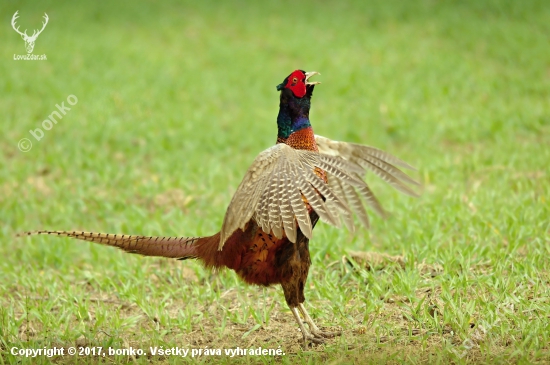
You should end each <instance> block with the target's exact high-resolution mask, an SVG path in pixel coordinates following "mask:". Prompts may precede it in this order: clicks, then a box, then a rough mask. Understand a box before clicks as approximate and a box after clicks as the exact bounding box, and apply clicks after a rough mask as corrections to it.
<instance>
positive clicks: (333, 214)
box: [26, 70, 418, 343]
mask: <svg viewBox="0 0 550 365" xmlns="http://www.w3.org/2000/svg"><path fill="white" fill-rule="evenodd" d="M315 74H318V73H317V72H304V71H302V70H296V71H294V72H292V73H291V74H290V75H289V76H288V77H287V78H285V79H284V81H283V82H282V83H281V84H280V85H278V86H277V90H279V91H281V95H280V105H279V115H278V117H277V126H278V135H277V144H276V145H275V146H273V147H271V148H268V149H267V150H265V151H263V152H261V153H260V154H259V155H258V157H256V159H255V160H254V162H253V163H252V166H250V168H249V169H248V171H247V172H246V175H245V177H244V179H243V181H242V182H241V184H240V185H239V187H238V188H237V191H236V193H235V195H234V196H233V198H232V199H231V203H230V204H229V207H228V208H227V211H226V213H225V217H224V220H223V224H222V227H221V231H220V232H218V233H216V234H215V235H213V236H209V237H147V236H133V235H120V234H105V233H89V232H71V231H37V232H28V233H26V234H28V235H31V234H49V235H56V236H64V237H72V238H77V239H81V240H85V241H91V242H97V243H101V244H105V245H108V246H115V247H118V248H121V249H123V250H125V251H127V252H131V253H138V254H141V255H146V256H162V257H171V258H177V259H189V258H193V259H199V260H201V261H202V262H203V263H204V265H206V266H207V267H211V268H222V267H228V268H230V269H233V270H235V271H236V272H237V274H238V275H239V276H240V277H241V278H242V279H243V280H244V281H245V282H247V283H250V284H257V285H263V286H269V285H272V284H281V286H282V287H283V291H284V295H285V299H286V302H287V304H288V306H289V307H290V310H291V312H292V314H293V315H294V317H295V319H296V321H297V322H298V325H299V327H300V330H301V332H302V335H303V339H304V342H306V343H307V342H308V341H311V342H314V343H323V342H324V339H325V338H327V337H332V336H335V335H338V334H339V333H327V332H323V331H321V330H320V329H319V328H318V327H317V326H316V325H315V323H314V322H313V320H312V318H311V317H310V316H309V314H308V312H307V311H306V308H305V307H304V304H303V303H304V301H305V298H304V287H305V282H306V279H307V275H308V271H309V267H310V265H311V260H310V255H309V240H310V239H311V237H312V230H313V228H314V226H315V224H316V223H317V221H318V220H319V218H320V219H321V220H323V221H325V222H327V223H329V224H331V225H334V226H337V227H340V223H341V222H342V221H343V223H344V225H346V226H347V227H348V229H350V230H353V227H354V225H353V216H352V211H353V212H355V213H356V214H357V216H358V218H359V220H360V221H361V222H362V223H363V224H365V225H368V224H369V221H368V217H367V214H366V211H365V208H364V205H363V200H362V199H364V200H365V201H366V203H367V204H368V205H369V206H371V207H372V208H373V209H374V210H376V211H377V212H378V213H380V214H384V212H383V210H382V208H381V206H380V204H379V203H378V201H377V199H376V198H375V196H374V195H373V193H372V192H371V190H370V189H369V187H368V186H367V184H366V183H365V182H364V181H363V179H362V178H361V175H363V174H364V173H365V172H366V170H370V171H372V172H374V173H375V174H376V175H378V176H379V177H381V178H382V179H383V180H384V181H386V182H387V183H389V184H390V185H391V186H393V187H394V188H396V189H398V190H399V191H401V192H403V193H406V194H408V195H412V196H415V195H416V194H415V193H414V191H413V190H411V189H410V188H409V187H408V186H407V185H406V184H418V183H417V182H416V181H414V180H413V179H411V178H410V177H409V176H407V175H406V174H405V173H403V172H402V171H401V170H399V169H398V168H397V167H396V166H399V167H402V168H408V169H413V168H412V167H411V166H410V165H409V164H407V163H405V162H403V161H402V160H400V159H398V158H396V157H393V156H391V155H389V154H388V153H386V152H383V151H381V150H379V149H376V148H373V147H368V146H364V145H359V144H354V143H346V142H337V141H332V140H330V139H328V138H325V137H321V136H317V135H314V133H313V129H312V127H311V123H310V120H309V109H310V105H311V95H312V93H313V89H314V87H315V85H316V84H319V82H312V81H310V80H309V78H310V77H311V76H313V75H315ZM300 313H301V315H302V316H303V319H304V320H305V322H306V323H307V324H308V327H309V330H308V329H306V327H305V326H304V323H303V322H302V320H301V318H300Z"/></svg>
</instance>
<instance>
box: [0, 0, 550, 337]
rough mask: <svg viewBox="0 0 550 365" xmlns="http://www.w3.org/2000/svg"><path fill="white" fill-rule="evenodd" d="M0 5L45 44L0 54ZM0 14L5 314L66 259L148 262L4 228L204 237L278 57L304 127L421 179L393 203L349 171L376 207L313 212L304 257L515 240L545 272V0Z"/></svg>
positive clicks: (186, 5)
mask: <svg viewBox="0 0 550 365" xmlns="http://www.w3.org/2000/svg"><path fill="white" fill-rule="evenodd" d="M16 11H19V16H20V17H19V18H18V19H17V24H18V25H19V26H20V30H21V31H22V30H24V29H28V31H27V33H28V34H31V33H32V30H33V29H39V28H40V27H41V22H42V21H43V15H44V13H47V15H48V17H49V22H48V24H47V26H46V28H45V29H44V30H43V32H42V33H41V34H40V35H39V36H38V38H37V39H36V44H35V47H34V50H33V54H35V55H42V54H45V55H46V56H47V60H43V61H25V60H14V55H24V54H27V52H26V50H25V45H24V42H23V40H22V39H21V37H20V36H19V35H18V34H17V33H16V32H15V31H14V30H13V29H12V27H11V24H10V21H11V19H12V16H13V14H14V13H15V12H16ZM0 14H1V16H0V19H1V21H2V24H1V26H0V39H1V47H0V49H1V53H0V75H1V77H0V94H1V97H0V111H1V113H2V124H1V125H2V127H3V132H2V133H1V135H0V221H1V226H0V227H1V231H0V256H1V257H3V260H2V261H1V262H0V276H1V277H2V278H3V279H2V280H1V282H0V298H2V301H5V302H6V303H7V304H6V303H4V304H6V305H9V306H11V307H12V310H14V312H13V313H11V314H9V313H8V314H9V315H8V314H5V318H13V317H17V316H18V315H22V314H21V313H23V312H25V310H24V309H21V308H23V307H24V306H23V304H22V303H23V301H24V299H22V298H24V296H25V295H27V294H25V293H29V292H34V293H36V292H40V291H41V290H42V291H45V292H47V293H48V295H52V296H54V295H56V296H63V295H66V294H64V293H66V292H67V291H71V290H76V292H77V293H80V291H79V290H80V289H77V288H74V287H73V286H72V285H73V281H75V280H76V281H77V282H78V280H80V279H81V278H82V277H83V276H86V277H88V276H90V277H95V280H99V281H100V282H101V280H102V279H101V278H104V277H108V276H113V275H121V277H124V278H126V277H125V276H124V275H126V274H125V273H126V271H124V270H126V269H127V268H135V269H136V270H138V269H137V267H140V268H143V267H145V269H143V270H148V269H147V267H148V266H147V265H149V263H151V262H155V263H156V262H157V261H146V260H143V259H140V258H136V257H134V256H130V255H123V254H121V253H119V252H118V251H115V250H111V249H108V248H103V247H99V246H93V245H88V244H80V243H74V242H69V241H68V240H59V241H55V242H53V239H50V238H41V237H39V238H35V239H33V240H27V239H14V238H13V235H14V234H15V233H16V232H20V231H27V230H35V229H54V230H57V229H68V230H72V229H78V230H87V231H100V232H113V233H131V234H146V235H210V234H214V233H215V232H217V230H218V229H219V227H220V225H221V222H222V219H223V214H224V212H225V208H226V206H227V204H228V203H229V200H230V198H231V196H232V194H233V192H234V191H235V189H236V187H237V186H238V184H239V182H240V180H241V179H242V177H243V175H244V173H245V171H246V169H247V167H248V166H249V164H250V163H251V162H252V160H253V159H254V158H255V156H256V155H257V154H258V153H259V152H260V151H262V150H264V149H266V148H268V147H269V146H271V145H272V144H274V143H275V140H276V132H277V129H276V116H277V112H278V98H279V95H278V92H277V91H276V89H275V87H276V85H277V84H278V83H280V82H282V80H283V79H284V78H285V77H286V76H287V75H288V74H289V73H290V72H292V71H293V70H295V69H303V70H306V71H319V72H320V73H321V76H316V80H317V81H321V82H322V84H321V85H319V86H318V87H316V89H315V93H314V97H313V101H312V111H311V121H312V124H313V127H314V130H315V132H316V133H317V134H320V135H323V136H326V137H328V138H331V139H335V140H345V141H349V142H356V143H363V144H368V145H372V146H375V147H378V148H381V149H383V150H386V151H388V152H390V153H392V154H395V155H396V156H399V157H401V158H402V159H404V160H406V161H407V162H409V163H411V164H412V165H414V166H416V167H417V168H418V171H417V172H413V173H412V176H413V177H415V178H417V179H418V180H419V181H421V182H422V188H421V193H422V197H421V198H419V199H412V198H409V197H405V196H401V195H400V194H398V193H396V192H395V191H392V189H391V188H390V187H388V186H384V184H383V183H381V182H379V181H377V179H375V178H373V176H369V177H368V179H367V180H368V181H369V183H371V184H372V185H373V190H374V192H375V193H376V194H377V196H378V197H379V198H380V200H381V202H382V205H383V206H384V207H385V208H386V209H387V210H388V211H389V212H390V213H391V217H390V218H389V219H387V220H382V219H380V218H379V217H375V216H374V214H371V217H372V219H373V222H372V228H371V230H365V229H360V230H359V231H358V232H356V233H355V234H350V233H347V232H345V231H338V230H336V229H333V228H331V227H328V226H325V225H320V226H319V227H318V228H317V229H316V236H315V238H314V241H312V244H311V250H312V255H313V258H314V267H315V266H316V265H317V267H318V268H319V270H320V269H321V268H323V267H324V266H323V265H326V264H327V263H328V262H332V261H335V260H339V258H340V257H341V256H342V255H343V254H345V253H346V252H347V251H348V250H362V251H378V252H387V253H389V254H403V255H405V256H406V257H407V258H408V259H409V260H412V261H417V262H421V261H426V262H430V263H438V264H442V265H444V266H445V267H446V268H449V267H450V268H453V267H454V268H457V267H458V266H460V265H462V266H460V267H461V268H462V267H463V266H464V263H465V262H466V265H470V264H471V265H474V264H475V263H479V262H488V263H489V264H490V265H493V266H492V267H493V268H492V269H491V270H495V272H500V273H502V271H499V270H504V267H509V265H508V264H509V263H508V261H507V260H509V259H510V257H512V258H514V257H515V258H517V260H520V261H521V262H528V263H529V265H530V266H529V265H528V267H530V268H531V269H529V270H528V272H531V273H534V274H533V275H534V276H537V277H540V275H543V277H544V278H546V279H545V280H548V279H549V276H548V275H549V274H548V269H549V266H548V263H547V262H546V261H547V259H543V258H544V257H546V258H547V257H548V254H549V253H550V250H549V242H550V241H549V225H548V222H549V217H550V214H549V213H550V208H549V200H550V183H549V181H550V170H549V168H548V162H549V161H550V137H549V133H550V47H549V43H548V42H549V35H550V6H548V2H547V1H543V0H541V1H522V2H518V1H506V0H491V1H431V0H424V1H414V2H412V1H411V2H405V1H383V2H382V1H355V2H340V1H323V2H314V1H311V2H308V1H262V2H246V1H231V2H213V1H205V2H197V1H164V2H153V1H142V2H125V1H111V2H74V1H73V2H70V1H41V2H30V1H5V2H2V4H1V5H0ZM70 95H74V96H75V97H76V98H77V102H76V103H75V104H74V105H69V103H68V101H67V100H68V98H70ZM70 100H74V99H70ZM63 102H64V103H65V106H67V107H70V110H67V111H66V114H65V115H62V118H61V119H59V120H58V122H57V124H54V125H53V126H52V127H51V129H50V130H47V129H45V128H44V125H43V121H44V120H46V119H47V118H48V116H50V115H51V114H52V113H53V112H54V111H56V110H58V109H57V107H56V104H59V105H61V103H63ZM46 125H47V124H46ZM37 128H40V129H42V132H43V137H42V138H41V139H40V140H37V139H36V138H35V137H34V136H33V135H32V134H31V133H30V132H29V131H30V130H33V131H35V130H36V129H37ZM36 133H38V132H35V134H36ZM23 138H27V139H28V140H29V141H30V142H31V143H32V146H31V148H30V149H29V150H28V151H26V152H23V151H21V150H20V147H21V145H19V146H18V143H20V142H19V141H20V140H21V139H23ZM24 145H25V146H28V144H27V142H26V141H25V142H24ZM24 149H27V147H24ZM516 255H519V256H516ZM457 260H458V261H459V262H460V265H458V263H457ZM151 265H152V264H151ZM185 265H187V266H189V267H191V268H192V269H193V270H194V272H195V274H196V275H197V276H198V277H199V278H200V277H204V278H206V277H208V275H210V274H208V273H207V272H205V271H203V270H202V268H200V266H199V265H196V264H195V263H185ZM457 265H458V266H457ZM131 270H133V269H131ZM131 270H130V271H129V273H128V277H127V278H126V279H127V280H128V281H132V280H134V279H135V276H134V275H133V274H132V271H131ZM457 270H458V269H457ZM526 270H527V269H526ZM117 272H121V273H119V274H116V273H117ZM508 273H509V274H510V272H508ZM524 274H525V272H518V273H517V278H518V279H517V280H518V281H517V282H516V284H517V283H519V282H520V279H519V278H520V277H522V275H524ZM535 274H536V275H535ZM224 275H226V276H224V277H223V278H222V279H221V280H222V285H223V283H226V282H227V283H228V284H227V285H228V286H231V285H233V286H234V285H241V284H237V281H236V279H235V277H234V276H232V275H233V274H232V273H230V274H224ZM313 275H314V277H315V275H316V274H313ZM510 275H512V274H510ZM512 276H513V275H512ZM126 279H124V280H126ZM121 280H123V279H121ZM136 280H137V279H136ZM224 280H225V281H224ZM541 280H542V279H541ZM53 282H56V283H59V286H57V284H56V286H55V287H52V286H51V283H53ZM512 282H514V281H512ZM413 287H414V285H413ZM98 288H100V289H101V292H105V291H113V290H112V289H105V288H103V287H102V286H101V285H100V284H98ZM98 290H99V289H98ZM248 290H251V289H248ZM277 290H278V289H277ZM495 290H497V291H498V290H500V289H497V288H495ZM413 291H414V290H413ZM55 293H57V294H55ZM81 294H82V295H84V293H83V292H82V293H81ZM44 295H46V294H44ZM75 295H77V294H75ZM204 295H207V294H204ZM276 295H280V294H279V293H277V294H276ZM153 298H154V295H153ZM13 308H15V309H13ZM17 308H19V309H20V310H19V309H17ZM39 312H40V310H39ZM320 315H321V314H320ZM12 325H13V326H16V325H15V324H12ZM6 328H7V327H6ZM13 328H15V327H13ZM541 328H542V327H541ZM14 331H15V332H17V331H16V330H14ZM10 333H11V332H10ZM4 335H5V336H8V334H6V333H4ZM11 335H13V333H11V334H10V336H11ZM14 336H15V335H14ZM69 337H70V336H69Z"/></svg>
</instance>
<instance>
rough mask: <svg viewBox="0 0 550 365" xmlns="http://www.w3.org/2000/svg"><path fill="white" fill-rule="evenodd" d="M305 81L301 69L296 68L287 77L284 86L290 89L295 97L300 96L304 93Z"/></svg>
mask: <svg viewBox="0 0 550 365" xmlns="http://www.w3.org/2000/svg"><path fill="white" fill-rule="evenodd" d="M305 81H306V75H305V74H304V73H303V72H302V71H300V70H296V71H294V72H293V73H291V74H290V76H289V77H288V82H287V83H286V85H285V87H286V88H287V89H290V91H292V93H293V94H294V96H296V97H297V98H302V97H304V95H305V94H306V84H305Z"/></svg>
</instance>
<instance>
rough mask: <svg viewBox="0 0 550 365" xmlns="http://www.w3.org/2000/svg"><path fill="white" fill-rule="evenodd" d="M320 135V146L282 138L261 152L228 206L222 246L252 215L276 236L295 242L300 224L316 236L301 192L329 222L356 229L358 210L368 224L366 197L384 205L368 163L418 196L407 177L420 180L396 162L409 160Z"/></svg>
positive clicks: (378, 208)
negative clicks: (303, 146) (309, 147)
mask: <svg viewBox="0 0 550 365" xmlns="http://www.w3.org/2000/svg"><path fill="white" fill-rule="evenodd" d="M315 140H316V142H317V143H318V145H319V152H313V151H305V150H295V149H293V148H291V147H289V146H288V145H286V144H284V143H280V144H277V145H275V146H273V147H271V148H269V149H267V150H265V151H263V152H261V153H260V154H259V155H258V157H256V159H255V160H254V162H253V163H252V165H251V166H250V168H249V169H248V171H247V172H246V175H245V177H244V179H243V181H242V182H241V184H240V185H239V187H238V188H237V191H236V192H235V195H234V196H233V198H232V199H231V203H230V204H229V207H228V208H227V212H226V214H225V217H224V221H223V225H222V229H221V234H220V245H219V249H221V248H222V247H223V245H224V243H225V241H226V240H227V239H228V238H229V237H230V236H231V234H233V232H235V231H236V230H237V229H239V228H240V229H243V230H244V229H245V226H246V224H247V223H248V222H249V221H250V220H251V219H254V220H255V221H256V223H257V224H258V225H259V226H260V227H261V228H262V230H263V231H264V232H271V231H272V232H273V234H274V235H275V236H276V237H277V238H282V237H283V234H285V235H286V236H287V237H288V239H289V240H290V241H291V242H296V237H297V229H298V228H299V229H300V230H301V231H302V233H303V234H304V235H305V236H306V237H307V238H311V235H312V231H313V227H312V224H311V220H310V218H309V214H308V211H307V205H306V203H305V202H304V200H303V199H302V197H304V198H305V199H306V200H307V202H308V204H309V205H310V206H311V208H312V209H313V210H314V211H315V212H316V213H317V214H318V215H319V217H320V218H321V220H323V221H325V222H326V223H329V224H332V225H334V226H337V227H340V222H341V221H343V222H344V224H345V225H346V226H347V227H348V229H350V230H353V227H354V225H353V217H352V211H354V212H355V213H356V214H357V215H358V217H359V219H360V220H361V221H362V222H363V223H364V224H366V225H368V217H367V213H366V211H365V208H364V205H363V201H362V199H364V200H365V201H366V202H367V204H369V205H370V206H372V207H373V208H374V209H375V210H376V211H378V212H379V213H381V214H383V210H382V208H381V206H380V204H379V203H378V201H377V200H376V198H375V197H374V194H373V193H372V192H371V190H370V188H369V187H368V185H367V184H366V183H365V182H364V181H363V179H362V177H361V176H362V175H364V174H365V170H366V169H369V170H371V171H373V172H374V173H375V174H377V175H378V176H380V177H381V178H382V179H384V180H385V181H386V182H388V183H389V184H390V185H392V186H394V187H395V188H397V189H398V190H400V191H402V192H404V193H407V194H409V195H413V196H416V194H415V193H414V191H412V190H411V189H410V188H409V187H408V186H407V185H406V184H405V183H404V182H407V183H412V184H417V183H416V182H415V181H414V180H413V179H411V178H410V177H409V176H407V175H406V174H404V173H403V172H401V171H400V170H399V169H398V168H397V167H395V166H393V164H395V165H398V166H401V167H406V168H412V167H411V166H410V165H408V164H407V163H405V162H403V161H401V160H399V159H397V158H396V157H393V156H391V155H389V154H387V153H385V152H383V151H380V150H378V149H375V148H373V147H367V146H363V145H358V144H352V143H345V142H337V141H332V140H330V139H328V138H324V137H320V136H315ZM316 168H320V169H321V170H324V171H325V172H326V173H327V178H328V184H327V183H325V181H323V179H321V178H320V177H319V176H318V175H317V174H315V172H314V171H315V169H316ZM319 194H320V195H319ZM323 198H324V199H323Z"/></svg>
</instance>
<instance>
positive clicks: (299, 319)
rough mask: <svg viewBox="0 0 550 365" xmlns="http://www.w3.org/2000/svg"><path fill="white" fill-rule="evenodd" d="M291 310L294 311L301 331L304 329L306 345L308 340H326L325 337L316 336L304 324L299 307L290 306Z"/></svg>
mask: <svg viewBox="0 0 550 365" xmlns="http://www.w3.org/2000/svg"><path fill="white" fill-rule="evenodd" d="M290 311H291V312H292V314H294V318H296V322H298V326H300V331H302V335H303V336H304V345H305V346H307V343H308V341H311V342H313V343H318V344H321V343H324V342H325V339H324V338H321V337H319V336H314V335H312V334H311V333H310V332H309V331H308V330H307V329H306V326H304V322H302V319H301V318H300V314H299V313H298V310H297V307H290Z"/></svg>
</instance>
